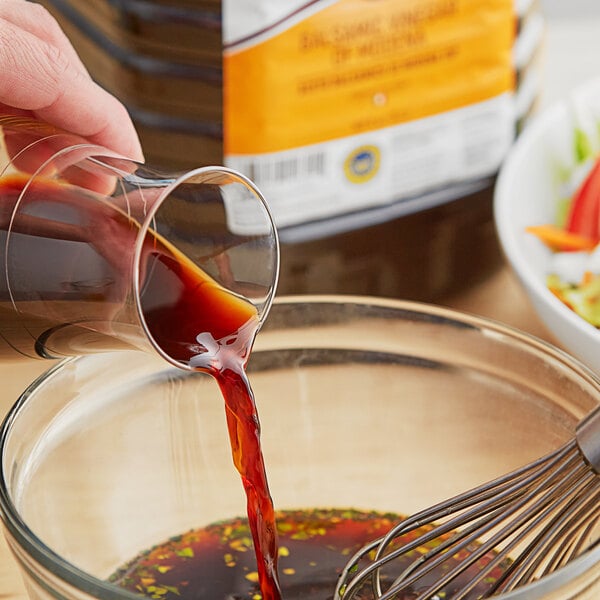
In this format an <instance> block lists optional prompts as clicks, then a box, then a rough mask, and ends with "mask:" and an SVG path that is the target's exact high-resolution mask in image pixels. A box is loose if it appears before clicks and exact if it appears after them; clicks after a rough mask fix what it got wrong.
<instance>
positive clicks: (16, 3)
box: [0, 0, 87, 73]
mask: <svg viewBox="0 0 600 600" xmlns="http://www.w3.org/2000/svg"><path fill="white" fill-rule="evenodd" d="M0 19H4V20H5V21H9V22H10V23H12V24H13V25H15V26H16V27H19V28H20V29H23V30H25V31H28V32H29V33H31V34H32V35H34V36H35V37H37V38H39V39H40V40H43V41H45V42H47V43H48V44H50V45H51V46H56V47H57V48H58V49H59V50H61V52H64V54H65V55H66V56H67V58H68V60H69V61H70V62H71V63H72V64H73V66H74V67H76V68H78V69H79V70H80V71H81V72H82V73H86V72H87V70H86V68H85V66H84V65H83V63H82V62H81V59H80V58H79V56H78V54H77V52H75V49H74V48H73V46H72V45H71V42H70V41H69V39H68V38H67V36H66V35H65V34H64V32H63V30H62V29H61V28H60V25H59V24H58V23H57V22H56V19H55V18H54V17H53V16H52V15H51V14H50V13H49V12H48V11H47V10H46V9H45V8H44V7H43V6H42V5H41V4H36V3H35V2H27V5H26V6H25V2H24V1H23V0H0Z"/></svg>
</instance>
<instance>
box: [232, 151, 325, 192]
mask: <svg viewBox="0 0 600 600" xmlns="http://www.w3.org/2000/svg"><path fill="white" fill-rule="evenodd" d="M241 170H242V171H243V172H244V173H245V174H246V175H247V176H248V177H249V178H250V179H251V180H252V181H254V182H255V183H256V184H257V185H261V184H265V183H282V182H284V181H291V180H295V179H302V178H304V177H309V176H314V175H324V174H325V153H324V152H318V153H313V154H306V155H304V156H295V157H290V158H282V159H279V160H254V161H252V162H248V163H247V164H246V165H245V166H244V167H242V168H241Z"/></svg>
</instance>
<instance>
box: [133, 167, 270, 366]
mask: <svg viewBox="0 0 600 600" xmlns="http://www.w3.org/2000/svg"><path fill="white" fill-rule="evenodd" d="M211 173H213V174H226V175H228V176H229V177H231V178H232V180H237V181H239V182H240V183H242V184H243V185H244V186H246V188H247V189H249V190H250V191H251V192H252V193H253V194H254V196H255V198H256V200H257V201H258V202H260V205H261V207H262V209H263V211H264V214H265V216H266V222H267V225H268V227H269V230H270V233H269V235H272V236H273V246H274V248H275V252H274V259H275V264H274V269H273V281H272V284H271V288H270V290H269V293H268V294H267V297H266V300H265V303H264V305H263V308H262V310H261V311H260V312H259V311H258V310H257V315H258V328H257V331H258V330H260V328H261V326H262V324H263V323H264V322H265V319H266V318H267V316H268V314H269V312H270V310H271V307H272V305H273V300H274V297H275V292H276V290H277V285H278V282H279V271H280V262H281V256H280V251H279V247H280V246H279V235H278V232H277V227H276V225H275V220H274V218H273V214H272V212H271V209H270V207H269V204H268V203H267V200H266V198H265V197H264V195H263V193H262V192H261V191H260V190H259V189H258V187H257V186H256V185H255V184H254V182H253V181H252V180H250V179H249V178H248V177H246V176H245V175H243V174H242V173H240V172H239V171H236V170H234V169H230V168H229V167H225V166H217V165H209V166H204V167H197V168H195V169H191V170H189V171H186V172H185V173H183V174H180V175H179V176H177V177H176V178H174V179H173V181H171V182H170V183H169V185H168V186H166V187H165V188H164V189H163V190H162V191H161V193H160V195H159V196H158V198H157V201H156V202H155V203H154V204H153V206H152V208H151V209H150V210H149V211H148V214H147V215H146V218H145V220H144V222H143V223H142V224H141V227H140V232H139V234H138V237H137V241H136V247H135V255H134V259H133V261H134V271H133V272H134V278H133V292H134V297H135V306H136V311H137V314H138V318H139V320H140V324H141V326H142V329H143V331H144V334H145V336H146V339H147V340H148V341H149V343H150V344H151V346H152V348H153V350H154V351H155V352H156V353H157V354H158V355H159V356H160V357H161V358H163V359H164V360H166V361H167V362H168V363H169V364H171V365H173V366H175V367H178V368H179V369H183V370H184V371H194V368H193V367H191V366H190V365H188V364H186V363H183V362H180V361H178V360H176V359H174V358H173V357H171V356H170V355H169V354H168V353H167V352H165V351H164V350H163V349H162V348H161V346H160V344H158V342H157V341H156V340H155V339H154V336H153V335H152V333H151V331H150V329H149V328H148V325H147V323H146V318H145V316H144V311H143V310H142V304H141V295H140V288H141V285H140V263H141V259H142V246H143V242H144V239H145V237H146V235H147V233H148V230H149V229H150V228H151V225H152V222H153V221H154V219H155V217H156V214H157V212H158V211H159V210H160V208H161V206H162V205H163V204H164V202H166V201H167V200H168V199H169V197H170V195H171V194H172V193H173V192H174V191H175V189H177V188H178V187H179V186H180V185H182V184H183V183H185V182H186V181H188V180H189V179H192V178H194V177H198V176H201V175H208V174H211ZM249 302H250V301H249Z"/></svg>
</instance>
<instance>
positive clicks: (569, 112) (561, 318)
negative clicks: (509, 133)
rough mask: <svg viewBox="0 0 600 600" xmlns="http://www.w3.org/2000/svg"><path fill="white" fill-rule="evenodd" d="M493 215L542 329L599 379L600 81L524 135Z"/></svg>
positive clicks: (504, 171) (502, 179) (503, 176)
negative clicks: (547, 331) (588, 367)
mask: <svg viewBox="0 0 600 600" xmlns="http://www.w3.org/2000/svg"><path fill="white" fill-rule="evenodd" d="M494 212H495V222H496V229H497V232H498V237H499V240H500V243H501V246H502V248H503V250H504V253H505V256H506V258H507V260H508V262H509V264H510V265H511V267H512V268H513V270H514V272H515V273H516V275H517V276H518V278H519V280H520V282H521V283H522V285H523V287H524V288H525V291H526V292H527V294H528V297H529V299H530V301H531V303H532V305H533V307H534V309H535V310H536V312H537V314H538V316H539V317H540V319H541V321H542V322H543V323H544V325H545V326H546V328H547V329H548V330H549V332H550V333H551V334H552V336H553V338H554V339H555V341H556V342H557V344H558V345H559V346H561V347H562V348H563V349H565V350H567V351H569V352H570V353H571V354H573V355H574V356H576V357H578V358H579V359H580V360H581V361H582V362H584V363H586V364H587V365H588V366H590V367H591V368H592V369H594V370H595V371H596V372H597V373H598V374H600V330H599V329H600V79H596V80H593V81H590V82H588V83H586V84H584V85H583V86H582V87H580V88H578V89H576V90H575V91H573V92H572V93H571V94H570V95H569V96H568V97H567V98H565V100H564V101H562V102H559V103H558V104H556V105H554V106H552V107H550V108H549V109H546V110H544V111H543V112H541V113H540V114H539V115H537V116H536V117H535V118H534V119H533V120H532V121H531V123H530V124H529V125H528V126H527V127H526V128H525V130H524V131H523V132H522V133H521V135H520V136H519V138H518V139H517V141H516V142H515V144H514V146H513V148H512V150H511V152H510V153H509V155H508V157H507V158H506V160H505V161H504V164H503V165H502V167H501V169H500V172H499V175H498V179H497V182H496V188H495V193H494Z"/></svg>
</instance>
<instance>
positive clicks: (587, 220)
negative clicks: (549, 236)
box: [565, 161, 600, 243]
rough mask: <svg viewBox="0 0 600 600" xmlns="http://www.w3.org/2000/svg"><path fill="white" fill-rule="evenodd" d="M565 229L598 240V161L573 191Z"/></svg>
mask: <svg viewBox="0 0 600 600" xmlns="http://www.w3.org/2000/svg"><path fill="white" fill-rule="evenodd" d="M565 229H566V230H567V231H569V232H571V233H576V234H578V235H583V236H585V237H588V238H591V239H593V240H594V241H595V242H596V243H597V242H598V241H599V240H600V161H596V164H595V165H594V166H593V168H592V170H591V171H590V172H589V174H588V176H587V177H586V178H585V180H584V181H583V183H582V184H581V186H580V187H579V189H578V190H577V191H576V192H575V195H574V196H573V200H572V201H571V207H570V209H569V214H568V216H567V223H566V226H565Z"/></svg>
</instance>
